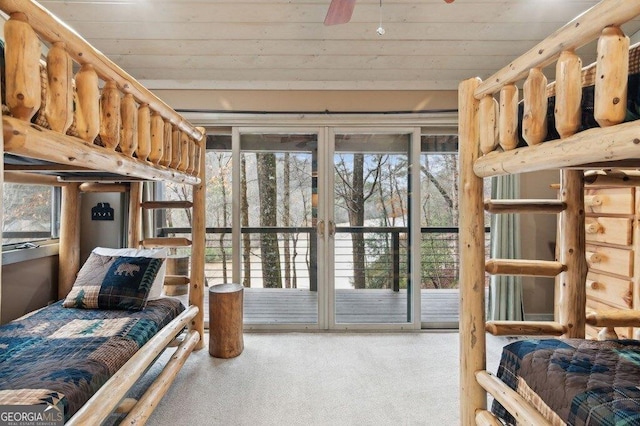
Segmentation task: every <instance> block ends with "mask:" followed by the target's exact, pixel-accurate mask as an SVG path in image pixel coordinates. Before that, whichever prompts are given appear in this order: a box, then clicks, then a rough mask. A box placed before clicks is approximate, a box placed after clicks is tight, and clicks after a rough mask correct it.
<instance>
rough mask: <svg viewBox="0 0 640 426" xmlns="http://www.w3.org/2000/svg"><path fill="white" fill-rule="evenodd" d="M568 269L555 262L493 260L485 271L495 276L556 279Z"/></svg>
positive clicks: (488, 262) (488, 263)
mask: <svg viewBox="0 0 640 426" xmlns="http://www.w3.org/2000/svg"><path fill="white" fill-rule="evenodd" d="M565 269H566V268H565V266H564V265H563V264H562V263H560V262H556V261H553V260H520V259H491V260H489V261H487V264H486V266H485V270H486V271H487V272H488V273H490V274H493V275H519V276H530V277H555V276H556V275H558V274H559V273H561V272H562V271H564V270H565Z"/></svg>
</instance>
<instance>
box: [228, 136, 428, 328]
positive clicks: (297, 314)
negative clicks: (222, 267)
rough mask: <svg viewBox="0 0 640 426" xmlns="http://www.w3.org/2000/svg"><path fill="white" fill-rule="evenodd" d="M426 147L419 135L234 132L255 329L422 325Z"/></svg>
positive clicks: (240, 261)
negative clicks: (422, 164) (421, 173)
mask: <svg viewBox="0 0 640 426" xmlns="http://www.w3.org/2000/svg"><path fill="white" fill-rule="evenodd" d="M419 138H420V131H419V128H408V129H398V128H393V129H384V128H383V129H360V128H353V129H351V128H333V127H319V128H248V127H247V128H234V129H233V134H232V163H233V164H232V167H233V178H232V185H233V191H232V192H233V194H237V195H236V196H234V199H233V218H234V220H233V238H232V240H233V241H232V244H233V253H234V261H233V279H234V281H235V282H240V283H242V284H243V285H244V286H245V301H244V316H245V327H247V328H249V329H413V328H419V327H420V293H419V288H417V287H419V285H418V284H417V283H419V282H420V277H419V272H417V271H416V268H415V267H413V265H415V262H416V259H419V256H420V254H419V253H418V251H419V246H420V244H412V241H414V240H415V238H419V232H420V226H419V223H416V222H419V221H415V220H412V218H413V217H419V216H418V214H416V209H417V208H418V206H419V200H417V199H416V197H418V196H419V194H418V192H419V191H416V192H415V193H414V192H412V191H411V189H412V188H419V180H417V179H418V178H419V177H418V176H416V174H415V173H412V171H413V170H419V168H418V167H419V164H418V165H415V164H414V163H416V162H419V152H420V147H419ZM418 212H419V211H418ZM415 247H417V249H416V248H415ZM414 283H415V284H414Z"/></svg>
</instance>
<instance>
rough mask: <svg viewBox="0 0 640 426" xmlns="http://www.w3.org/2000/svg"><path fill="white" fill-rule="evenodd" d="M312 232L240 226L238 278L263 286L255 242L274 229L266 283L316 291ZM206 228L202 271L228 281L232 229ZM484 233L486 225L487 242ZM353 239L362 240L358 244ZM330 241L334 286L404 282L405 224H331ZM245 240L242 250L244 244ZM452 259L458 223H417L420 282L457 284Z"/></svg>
mask: <svg viewBox="0 0 640 426" xmlns="http://www.w3.org/2000/svg"><path fill="white" fill-rule="evenodd" d="M189 232H190V229H189V228H175V227H165V228H159V229H158V231H157V236H158V237H169V236H181V235H182V234H185V235H188V234H189ZM316 232H317V231H316V228H315V227H246V228H242V230H241V234H242V242H243V243H242V244H243V248H242V249H241V250H243V252H242V254H241V261H242V266H241V269H242V271H243V272H242V275H243V284H244V285H245V286H247V287H263V286H267V287H268V286H269V283H266V284H265V281H264V276H263V267H262V253H261V249H260V247H261V239H262V238H264V236H267V235H270V236H274V235H275V240H276V241H277V242H278V250H279V259H280V266H279V268H278V270H279V279H277V282H276V283H275V285H274V283H273V279H272V280H271V283H272V284H271V285H272V286H276V287H278V288H280V287H282V288H305V289H310V290H311V291H316V290H317V270H318V265H317V263H316V258H317V256H316V252H317V247H316ZM206 234H207V240H206V247H207V249H206V252H205V261H206V262H205V263H206V266H205V274H206V277H207V280H208V282H209V285H212V284H219V283H223V282H229V281H230V280H231V271H232V269H231V268H232V248H231V243H232V241H231V235H232V230H231V228H229V227H212V228H207V230H206ZM354 236H355V237H356V238H355V240H354V238H353V237H354ZM358 236H360V237H361V238H359V237H358ZM488 236H489V234H488V228H487V244H488ZM358 240H360V241H362V243H361V244H360V245H358V243H357V242H356V241H358ZM334 241H335V245H334V265H335V270H334V280H335V285H336V287H337V288H354V287H356V288H367V289H370V288H388V289H392V290H393V291H399V290H400V289H402V288H407V285H408V283H409V279H410V275H409V269H408V267H407V259H408V255H409V252H408V228H407V227H371V226H368V227H337V228H336V230H335V235H334ZM354 244H355V245H356V246H357V247H361V248H360V249H361V250H364V251H363V253H364V256H362V257H360V259H361V260H364V262H362V261H358V260H357V259H358V256H355V257H354V255H353V253H354V251H356V250H358V249H354ZM247 245H248V250H245V248H247ZM487 252H488V250H487ZM458 262H459V256H458V228H456V227H423V228H421V283H420V287H421V288H425V289H429V288H432V289H445V288H457V286H458ZM271 266H273V265H271ZM363 285H364V286H363Z"/></svg>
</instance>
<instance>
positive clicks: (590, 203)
mask: <svg viewBox="0 0 640 426" xmlns="http://www.w3.org/2000/svg"><path fill="white" fill-rule="evenodd" d="M584 205H585V206H587V207H598V206H601V205H602V197H601V196H599V195H585V196H584Z"/></svg>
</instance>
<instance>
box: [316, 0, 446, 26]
mask: <svg viewBox="0 0 640 426" xmlns="http://www.w3.org/2000/svg"><path fill="white" fill-rule="evenodd" d="M444 1H445V3H453V2H454V0H444ZM355 6H356V0H331V4H330V5H329V10H328V11H327V16H326V17H325V18H324V24H325V25H337V24H346V23H347V22H349V21H350V20H351V15H352V14H353V8H354V7H355Z"/></svg>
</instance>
